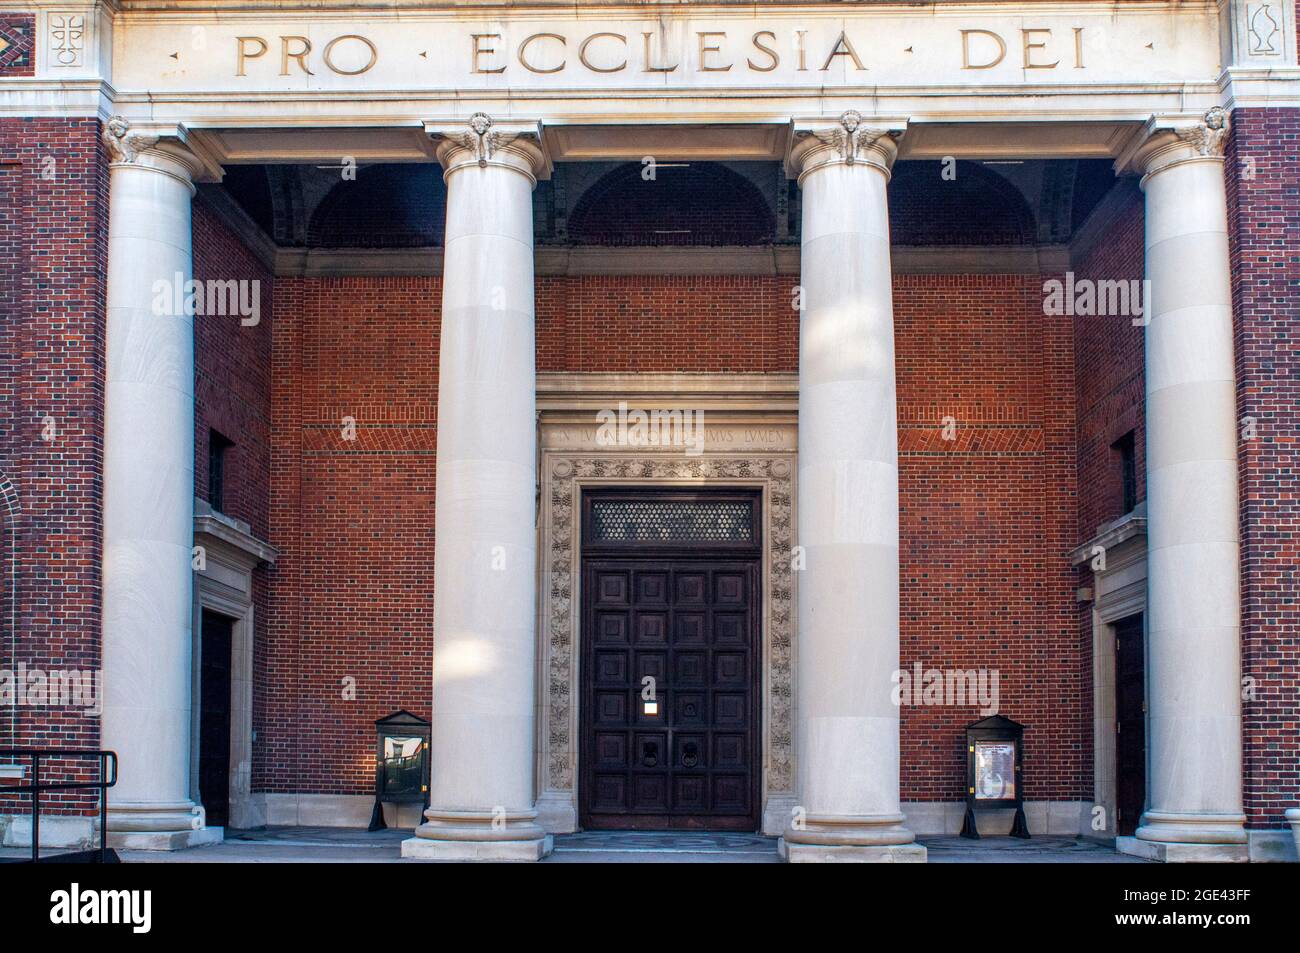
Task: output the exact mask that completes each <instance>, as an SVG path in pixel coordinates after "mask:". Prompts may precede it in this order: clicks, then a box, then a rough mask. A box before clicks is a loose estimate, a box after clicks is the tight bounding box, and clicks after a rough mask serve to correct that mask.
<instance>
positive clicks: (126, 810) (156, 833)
mask: <svg viewBox="0 0 1300 953" xmlns="http://www.w3.org/2000/svg"><path fill="white" fill-rule="evenodd" d="M206 820H207V819H206V817H205V816H204V813H203V808H202V807H201V806H200V805H198V804H195V803H194V802H193V801H174V802H142V803H140V802H137V803H131V802H120V803H117V804H113V803H111V802H110V803H109V806H108V846H110V847H113V848H116V849H118V850H185V849H187V848H190V847H202V846H204V845H206V844H219V843H221V842H222V841H223V840H224V839H225V829H224V828H221V827H208V826H207V823H206Z"/></svg>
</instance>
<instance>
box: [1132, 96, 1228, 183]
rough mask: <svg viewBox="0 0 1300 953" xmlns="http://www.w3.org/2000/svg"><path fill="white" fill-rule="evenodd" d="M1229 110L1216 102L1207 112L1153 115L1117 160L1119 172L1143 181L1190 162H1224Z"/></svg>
mask: <svg viewBox="0 0 1300 953" xmlns="http://www.w3.org/2000/svg"><path fill="white" fill-rule="evenodd" d="M1228 129H1229V120H1228V111H1227V110H1226V109H1224V108H1223V107H1222V106H1212V107H1211V108H1210V109H1208V110H1206V112H1205V113H1203V114H1196V113H1175V114H1165V115H1159V114H1158V115H1155V116H1152V117H1151V118H1150V119H1149V120H1148V121H1147V123H1146V124H1145V125H1144V126H1143V127H1142V129H1141V130H1140V131H1139V132H1138V133H1137V134H1136V135H1135V136H1134V139H1133V141H1132V142H1131V143H1130V144H1129V146H1128V147H1127V148H1126V149H1125V150H1124V152H1123V154H1122V155H1121V156H1120V157H1119V159H1118V160H1116V162H1115V170H1116V171H1117V172H1119V173H1121V174H1122V173H1129V174H1139V175H1141V176H1142V181H1143V182H1146V180H1147V179H1148V178H1150V177H1151V176H1153V175H1156V174H1157V173H1159V172H1162V171H1164V170H1165V169H1169V168H1172V167H1173V166H1175V165H1181V164H1183V163H1186V162H1222V161H1223V151H1224V148H1225V147H1226V146H1227V142H1228Z"/></svg>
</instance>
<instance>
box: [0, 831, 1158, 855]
mask: <svg viewBox="0 0 1300 953" xmlns="http://www.w3.org/2000/svg"><path fill="white" fill-rule="evenodd" d="M410 836H411V832H410V831H409V830H384V831H376V832H375V833H373V834H370V833H367V832H366V831H364V830H356V829H352V828H338V827H271V828H265V829H262V830H256V831H227V832H226V840H225V841H224V842H223V843H221V844H215V845H213V846H210V847H196V848H193V849H191V850H185V851H177V852H175V853H162V852H154V851H123V852H122V855H121V856H122V860H123V861H124V862H127V863H230V864H240V863H254V864H275V863H399V862H402V863H421V861H402V859H401V847H400V845H401V842H402V841H403V840H404V839H406V838H407V837H410ZM922 843H923V844H925V846H926V847H927V848H929V852H930V853H929V860H930V863H934V864H1015V863H1031V864H1045V863H1083V864H1131V863H1144V861H1141V860H1139V859H1138V858H1135V857H1129V856H1126V855H1122V854H1117V853H1115V851H1114V850H1112V849H1111V848H1109V847H1107V846H1105V845H1102V844H1096V843H1093V842H1091V841H1083V840H1074V839H1071V838H1066V837H1042V838H1033V839H1031V840H1017V839H1015V838H1010V837H985V838H983V839H981V840H978V841H971V840H963V839H962V838H960V837H941V838H926V839H923V840H922ZM26 854H27V851H25V850H20V849H14V848H6V849H3V850H0V858H4V859H9V858H15V857H23V856H26ZM543 863H553V864H583V863H642V864H645V863H650V864H663V863H707V864H718V863H744V864H775V863H780V858H779V857H778V856H777V853H776V838H775V837H764V836H762V835H759V834H728V833H712V832H689V831H681V832H666V833H648V832H622V831H590V832H584V833H580V834H560V835H557V836H556V838H555V850H554V852H553V853H551V855H550V856H548V857H547V858H546V859H545V860H544V861H543Z"/></svg>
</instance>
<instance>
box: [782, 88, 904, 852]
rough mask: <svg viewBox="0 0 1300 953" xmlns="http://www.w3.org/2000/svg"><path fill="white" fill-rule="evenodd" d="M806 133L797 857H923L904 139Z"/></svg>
mask: <svg viewBox="0 0 1300 953" xmlns="http://www.w3.org/2000/svg"><path fill="white" fill-rule="evenodd" d="M893 125H894V128H893V129H888V128H870V127H867V126H864V125H863V124H862V120H861V119H860V117H859V116H858V115H857V114H856V113H851V112H850V113H845V114H844V116H842V117H841V119H840V121H839V123H838V124H835V123H824V124H813V125H810V126H807V127H804V128H799V127H796V140H795V146H794V149H793V150H792V153H791V159H790V164H791V166H792V169H793V171H795V172H796V173H797V174H798V177H799V184H800V186H801V187H802V189H803V254H802V261H801V275H802V277H801V282H802V287H803V310H802V315H801V320H800V327H799V480H798V490H797V492H798V514H799V538H798V544H799V545H800V546H802V547H803V550H804V553H805V555H806V558H807V565H806V568H805V569H804V571H802V572H800V573H799V574H798V576H799V578H798V583H799V599H798V603H799V610H798V618H799V629H798V641H797V649H798V655H797V666H796V670H797V673H798V678H797V694H796V699H797V730H798V747H797V749H796V758H797V763H798V779H799V783H798V791H797V797H798V804H799V807H798V808H797V809H796V811H795V814H794V816H793V817H792V818H791V821H790V823H789V825H788V826H787V828H786V831H785V837H784V842H783V849H784V851H785V853H786V856H787V857H788V859H789V860H791V861H794V862H800V861H821V860H830V861H845V860H847V861H924V860H925V848H924V847H921V846H920V845H918V844H916V843H915V842H914V837H913V835H912V833H911V831H909V830H908V829H907V828H906V827H905V826H904V825H903V815H902V812H901V810H900V805H899V793H898V777H899V738H898V731H899V710H898V707H897V706H896V705H895V704H894V703H893V698H892V690H893V687H894V683H893V675H894V672H895V671H896V670H897V669H898V625H899V622H898V611H899V598H898V585H899V569H898V438H897V399H896V395H895V382H894V314H893V294H892V286H891V273H890V264H889V209H888V205H887V203H886V185H887V184H888V182H889V169H890V166H891V164H892V163H893V161H894V157H895V155H896V154H897V146H896V145H895V141H894V140H895V135H896V134H897V131H898V130H899V129H901V125H900V124H893Z"/></svg>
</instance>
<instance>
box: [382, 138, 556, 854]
mask: <svg viewBox="0 0 1300 953" xmlns="http://www.w3.org/2000/svg"><path fill="white" fill-rule="evenodd" d="M479 121H480V123H481V124H482V125H481V128H475V129H470V128H468V127H461V130H459V131H456V132H452V133H450V134H443V135H442V136H441V145H440V147H439V150H438V156H439V159H440V160H441V161H442V163H443V166H444V168H445V170H446V171H445V179H446V182H447V189H448V195H447V228H446V243H445V253H444V266H443V276H444V277H443V293H442V338H441V346H440V352H439V364H438V373H439V381H438V477H437V501H436V516H435V533H436V540H435V546H434V585H435V592H434V650H433V652H434V657H433V704H432V721H433V727H432V735H431V741H430V751H431V756H432V781H431V786H430V807H429V809H428V811H427V812H426V814H425V817H426V822H425V823H424V824H423V825H421V826H420V828H419V829H418V831H417V835H418V836H417V837H415V838H413V839H411V840H409V841H407V842H406V843H405V844H404V845H403V854H404V855H405V856H414V857H437V858H440V859H485V860H536V859H538V858H539V857H540V856H541V855H542V853H543V852H544V833H543V831H542V829H541V828H540V827H539V826H538V825H537V824H536V823H535V819H536V816H537V812H536V809H535V807H534V796H533V791H534V787H533V761H534V743H535V733H534V717H535V704H536V688H535V681H536V671H535V667H534V662H535V658H536V638H535V627H536V614H535V613H536V605H537V602H536V599H537V594H536V582H535V580H536V542H535V541H536V522H535V518H534V517H535V511H536V472H537V471H536V466H537V464H536V453H537V447H536V417H535V407H534V404H535V394H536V374H535V368H534V363H535V345H534V328H533V323H534V322H533V216H532V189H533V186H534V185H535V184H536V179H535V176H536V174H537V172H538V171H539V169H540V163H541V154H540V152H539V151H538V148H537V145H536V141H535V136H528V135H522V134H520V133H519V131H518V130H516V131H514V132H510V131H504V130H501V129H500V128H499V127H489V126H487V125H486V122H485V120H481V119H480V120H479Z"/></svg>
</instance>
